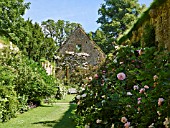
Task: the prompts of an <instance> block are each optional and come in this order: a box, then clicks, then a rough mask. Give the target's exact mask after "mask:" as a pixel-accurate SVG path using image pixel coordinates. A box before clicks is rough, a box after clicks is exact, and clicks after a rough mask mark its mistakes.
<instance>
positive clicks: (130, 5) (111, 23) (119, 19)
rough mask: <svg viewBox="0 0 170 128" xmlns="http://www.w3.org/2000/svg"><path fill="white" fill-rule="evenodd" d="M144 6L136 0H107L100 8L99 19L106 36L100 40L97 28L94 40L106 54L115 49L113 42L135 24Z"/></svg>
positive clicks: (98, 21)
mask: <svg viewBox="0 0 170 128" xmlns="http://www.w3.org/2000/svg"><path fill="white" fill-rule="evenodd" d="M144 8H145V7H144V6H142V7H141V6H140V5H139V4H138V2H137V1H136V0H105V3H103V4H102V6H101V8H99V10H98V13H99V15H100V17H99V18H98V20H97V23H100V24H101V27H100V29H101V30H100V31H103V32H102V35H103V37H104V38H102V40H100V37H101V36H99V35H98V32H99V30H97V31H96V32H95V34H94V37H93V38H94V41H95V42H97V44H98V45H99V46H100V47H101V49H102V50H103V51H104V52H105V53H106V54H107V53H109V52H110V51H111V50H113V49H114V47H113V42H114V41H116V39H117V38H118V37H119V36H120V35H122V34H123V33H124V32H125V31H126V30H128V29H129V28H130V27H131V26H132V25H133V23H134V21H136V19H137V17H138V16H139V14H140V13H141V11H142V10H143V9H144ZM100 33H101V32H100Z"/></svg>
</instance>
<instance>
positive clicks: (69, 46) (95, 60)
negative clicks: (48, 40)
mask: <svg viewBox="0 0 170 128" xmlns="http://www.w3.org/2000/svg"><path fill="white" fill-rule="evenodd" d="M76 45H80V46H81V52H84V53H87V54H89V55H90V56H89V57H87V62H88V63H89V64H90V65H93V66H96V65H98V64H100V63H101V62H102V61H103V60H104V59H105V54H104V53H103V52H102V51H101V49H100V48H99V47H98V46H97V45H96V44H95V43H94V42H93V41H91V40H90V39H89V38H88V36H87V35H86V33H85V32H84V31H83V30H82V29H81V28H77V29H76V30H75V31H74V32H73V33H72V35H71V36H70V38H69V39H68V40H67V41H66V42H65V43H64V44H63V46H62V47H61V48H60V50H59V52H60V53H61V54H65V52H66V51H69V52H77V49H76Z"/></svg>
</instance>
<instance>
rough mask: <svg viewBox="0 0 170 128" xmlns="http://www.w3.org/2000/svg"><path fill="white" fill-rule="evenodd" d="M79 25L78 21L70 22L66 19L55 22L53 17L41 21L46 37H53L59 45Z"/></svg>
mask: <svg viewBox="0 0 170 128" xmlns="http://www.w3.org/2000/svg"><path fill="white" fill-rule="evenodd" d="M79 25H80V24H78V23H70V22H69V21H64V20H58V21H57V22H55V21H54V20H52V19H48V20H47V21H43V22H42V23H41V26H42V28H43V32H44V34H45V37H50V38H53V39H54V40H55V42H56V45H58V46H61V45H62V43H63V42H64V41H65V40H66V38H67V37H68V36H69V35H70V33H71V32H72V31H73V30H74V29H75V28H76V27H78V26H79Z"/></svg>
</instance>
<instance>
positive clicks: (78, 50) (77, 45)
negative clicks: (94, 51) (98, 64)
mask: <svg viewBox="0 0 170 128" xmlns="http://www.w3.org/2000/svg"><path fill="white" fill-rule="evenodd" d="M81 51H82V46H81V44H76V52H81Z"/></svg>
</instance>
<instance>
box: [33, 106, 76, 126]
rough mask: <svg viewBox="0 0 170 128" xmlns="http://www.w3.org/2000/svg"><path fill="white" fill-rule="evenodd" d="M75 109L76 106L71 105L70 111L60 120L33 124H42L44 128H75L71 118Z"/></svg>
mask: <svg viewBox="0 0 170 128" xmlns="http://www.w3.org/2000/svg"><path fill="white" fill-rule="evenodd" d="M75 108H76V105H75V104H70V106H69V109H68V110H67V111H66V112H65V113H64V116H63V117H62V118H61V119H60V120H53V121H41V122H35V123H33V124H42V125H43V126H46V127H51V128H75V124H74V122H73V119H71V118H70V117H71V116H72V113H71V112H72V110H73V109H75Z"/></svg>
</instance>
